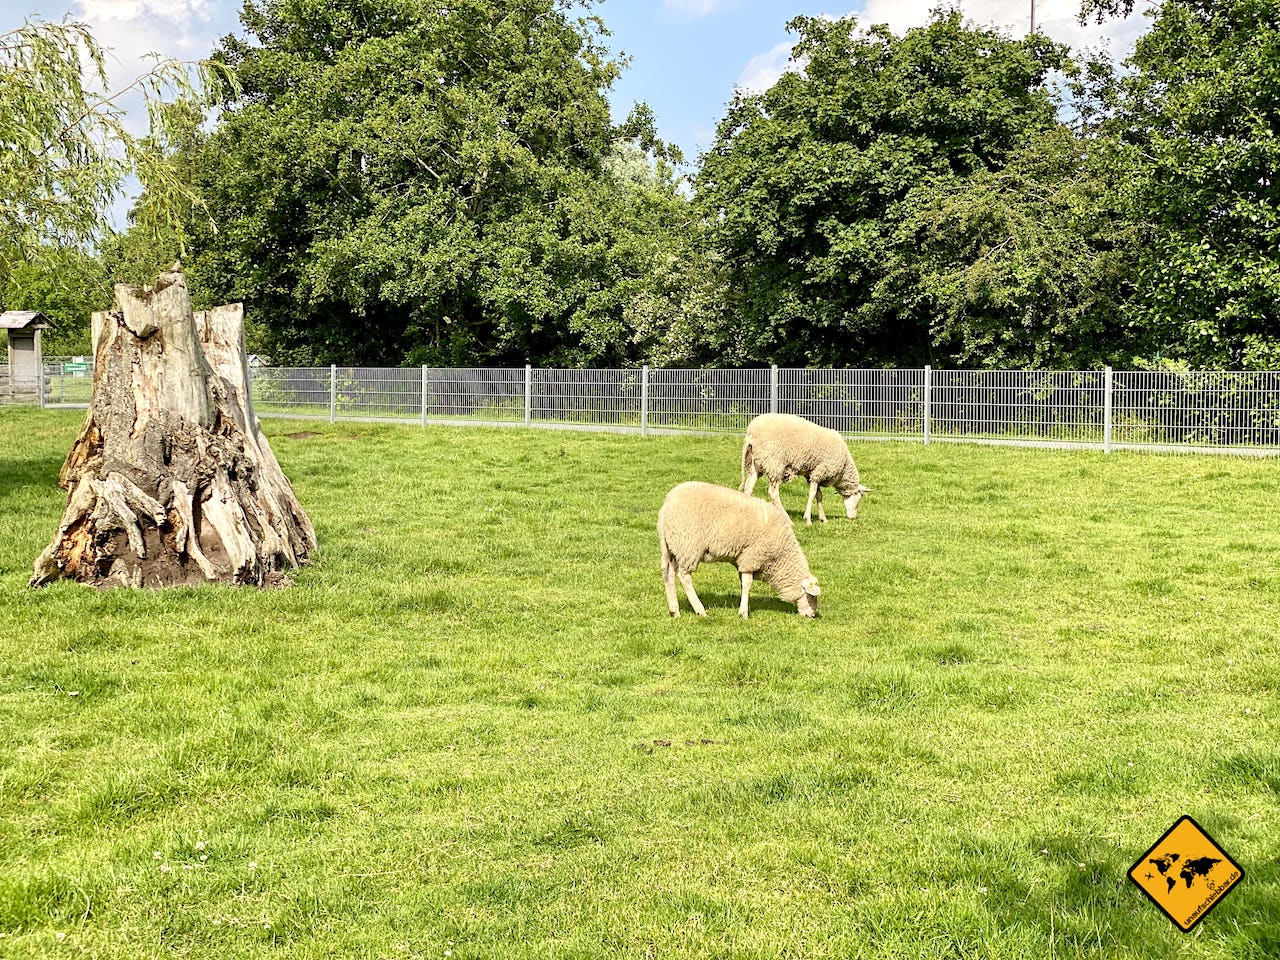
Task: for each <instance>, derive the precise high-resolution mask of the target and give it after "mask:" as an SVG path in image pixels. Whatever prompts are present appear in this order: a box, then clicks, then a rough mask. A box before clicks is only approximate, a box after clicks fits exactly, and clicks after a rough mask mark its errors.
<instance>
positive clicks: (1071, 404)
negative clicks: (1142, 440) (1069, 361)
mask: <svg viewBox="0 0 1280 960" xmlns="http://www.w3.org/2000/svg"><path fill="white" fill-rule="evenodd" d="M1104 381H1105V375H1104V372H1103V371H1101V370H934V371H933V384H932V392H931V395H930V416H931V430H932V435H933V437H934V438H936V439H974V440H976V439H1002V440H1022V441H1027V442H1036V443H1052V444H1088V445H1097V446H1101V444H1102V441H1103V411H1104V408H1105V406H1106V397H1105V396H1104V393H1103V385H1104Z"/></svg>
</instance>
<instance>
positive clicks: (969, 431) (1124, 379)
mask: <svg viewBox="0 0 1280 960" xmlns="http://www.w3.org/2000/svg"><path fill="white" fill-rule="evenodd" d="M44 377H45V384H44V387H45V389H44V397H45V401H46V403H48V404H50V405H54V406H83V405H85V403H87V401H88V399H89V389H90V386H91V384H92V370H91V369H87V368H86V365H85V364H84V362H83V358H76V361H59V360H56V359H55V360H50V361H48V362H46V364H45V370H44ZM252 384H253V400H254V404H255V407H256V409H257V411H258V413H259V414H260V415H261V416H290V417H304V418H307V417H310V418H318V419H327V420H329V421H331V422H334V421H337V420H340V419H367V420H394V421H403V422H413V421H417V422H419V423H422V424H426V423H472V424H488V425H526V426H533V427H558V428H564V429H597V430H600V429H603V430H621V431H635V432H639V433H642V434H648V433H673V432H680V431H695V432H703V433H740V432H741V431H742V430H743V429H744V428H745V427H746V425H747V423H748V422H749V421H750V420H751V418H752V417H754V416H755V415H756V414H759V413H764V412H766V411H779V412H783V413H795V414H799V415H801V416H803V417H807V418H808V419H810V420H813V421H815V422H817V423H821V424H823V425H825V426H829V427H833V428H834V429H836V430H839V431H840V432H841V433H843V434H846V435H847V436H850V437H863V438H876V439H894V440H918V441H923V442H924V443H931V442H965V441H967V442H979V443H1016V444H1025V445H1032V446H1055V447H1082V448H1096V449H1102V450H1106V451H1110V450H1114V449H1144V450H1194V451H1203V452H1228V453H1248V454H1277V453H1280V372H1274V373H1273V372H1222V371H1194V372H1181V373H1179V372H1164V371H1161V372H1152V371H1112V370H1111V368H1109V367H1108V368H1104V369H1102V370H934V369H932V368H930V367H924V368H915V369H887V370H832V369H790V368H778V367H770V368H760V369H749V370H686V369H660V368H649V367H635V368H627V369H609V370H580V369H542V368H534V367H528V366H526V367H503V368H488V367H485V368H480V367H475V368H439V367H413V368H367V367H337V366H332V367H255V368H253V370H252Z"/></svg>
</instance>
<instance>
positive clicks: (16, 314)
mask: <svg viewBox="0 0 1280 960" xmlns="http://www.w3.org/2000/svg"><path fill="white" fill-rule="evenodd" d="M48 326H49V318H48V317H46V316H45V315H44V314H43V313H41V312H40V311H39V310H6V311H5V312H4V313H0V330H44V329H46V328H47V327H48Z"/></svg>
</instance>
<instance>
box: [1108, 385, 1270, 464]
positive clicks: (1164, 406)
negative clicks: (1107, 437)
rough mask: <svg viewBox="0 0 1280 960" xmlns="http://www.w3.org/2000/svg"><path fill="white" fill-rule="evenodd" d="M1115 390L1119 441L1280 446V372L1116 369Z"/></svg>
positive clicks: (1115, 424)
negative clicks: (1124, 370) (1121, 370)
mask: <svg viewBox="0 0 1280 960" xmlns="http://www.w3.org/2000/svg"><path fill="white" fill-rule="evenodd" d="M1114 391H1115V392H1114V396H1113V398H1112V407H1113V413H1112V418H1113V424H1112V436H1113V440H1114V442H1115V444H1116V445H1121V446H1136V447H1145V446H1169V445H1173V446H1208V447H1232V448H1234V447H1248V448H1267V447H1276V446H1278V445H1280V372H1275V371H1265V372H1235V373H1227V372H1216V371H1197V372H1187V373H1174V372H1167V371H1136V372H1120V371H1117V372H1116V373H1115V386H1114Z"/></svg>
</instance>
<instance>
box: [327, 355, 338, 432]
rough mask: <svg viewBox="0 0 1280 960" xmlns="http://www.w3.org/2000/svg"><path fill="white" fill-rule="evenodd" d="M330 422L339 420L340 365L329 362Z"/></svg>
mask: <svg viewBox="0 0 1280 960" xmlns="http://www.w3.org/2000/svg"><path fill="white" fill-rule="evenodd" d="M329 422H330V423H337V422H338V365H337V364H336V363H331V364H329Z"/></svg>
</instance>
